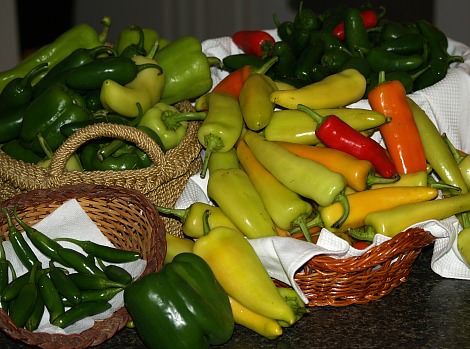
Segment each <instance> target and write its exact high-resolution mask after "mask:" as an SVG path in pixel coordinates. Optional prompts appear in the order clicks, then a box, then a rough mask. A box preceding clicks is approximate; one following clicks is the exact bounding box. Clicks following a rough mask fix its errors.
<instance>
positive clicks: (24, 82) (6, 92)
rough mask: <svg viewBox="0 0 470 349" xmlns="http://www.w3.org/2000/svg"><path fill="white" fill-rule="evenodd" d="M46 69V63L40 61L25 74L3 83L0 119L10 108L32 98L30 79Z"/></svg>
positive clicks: (0, 95)
mask: <svg viewBox="0 0 470 349" xmlns="http://www.w3.org/2000/svg"><path fill="white" fill-rule="evenodd" d="M46 69H47V63H41V64H38V65H37V66H35V67H34V68H33V69H31V70H30V71H29V72H28V73H27V74H26V75H24V76H22V77H17V78H14V79H13V80H10V81H9V82H8V84H6V85H5V87H4V88H3V90H2V92H1V93H0V112H1V116H0V119H2V118H3V115H4V113H5V112H7V111H8V110H10V109H14V108H18V107H22V106H24V105H26V104H28V103H29V102H30V101H31V99H32V98H33V86H32V81H33V80H34V79H35V78H36V77H37V76H38V75H39V74H41V73H43V72H44V71H45V70H46Z"/></svg>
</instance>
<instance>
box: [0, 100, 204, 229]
mask: <svg viewBox="0 0 470 349" xmlns="http://www.w3.org/2000/svg"><path fill="white" fill-rule="evenodd" d="M176 107H177V109H178V110H180V111H187V110H193V109H192V108H193V107H192V105H191V104H190V103H189V102H186V101H185V102H180V103H179V104H177V105H176ZM199 124H200V122H197V121H192V122H189V124H188V129H187V132H186V135H185V137H184V139H183V140H182V141H181V142H180V144H179V145H178V146H177V147H175V148H173V149H170V150H168V151H167V152H163V151H162V150H161V149H160V147H159V146H158V145H157V143H156V142H155V141H153V140H152V139H151V138H150V137H149V136H148V135H147V134H146V133H144V132H143V131H141V130H139V129H137V128H135V127H132V126H125V125H118V124H111V123H98V124H94V125H90V126H87V127H84V128H82V129H80V130H78V131H77V132H75V133H74V134H72V135H71V136H70V137H68V138H67V139H66V140H65V141H64V143H63V144H62V145H61V146H60V147H59V148H58V149H57V150H56V151H55V153H54V156H53V158H52V160H51V163H50V166H49V168H47V169H45V168H41V167H39V166H37V165H35V164H29V163H26V162H23V161H20V160H16V159H13V158H11V157H10V156H9V155H7V154H6V153H5V152H3V151H2V150H1V149H0V201H2V200H5V199H8V198H10V197H12V196H13V195H16V194H19V193H23V192H27V191H30V190H33V189H47V188H57V187H59V186H62V185H66V184H78V183H88V184H101V185H118V186H122V187H125V188H130V189H135V190H138V191H140V192H141V193H143V194H144V195H145V196H146V197H147V198H149V199H150V201H151V202H152V203H153V204H156V205H158V206H163V207H174V205H175V203H176V201H177V199H178V198H179V196H180V195H181V193H182V192H183V190H184V188H185V186H186V184H187V181H188V179H189V177H190V176H192V175H194V174H195V173H197V171H199V169H200V168H201V165H202V159H201V156H200V152H201V149H202V146H201V144H200V142H199V141H198V139H197V130H198V129H199ZM108 137H109V138H116V139H123V140H126V141H129V142H131V143H133V144H135V145H136V146H137V147H139V148H140V149H142V150H143V151H144V152H145V153H146V154H147V155H148V156H149V158H150V159H151V161H152V165H151V166H149V167H147V168H142V169H136V170H125V171H67V170H66V169H65V165H66V162H67V160H68V159H69V158H70V157H71V156H72V154H73V153H75V152H76V151H77V150H78V149H79V148H80V146H82V145H83V144H85V143H87V142H88V141H91V140H96V139H99V138H108ZM162 219H163V221H164V223H165V226H166V229H167V231H168V232H169V233H171V234H173V235H176V236H182V233H181V224H180V222H179V221H178V220H176V219H170V218H167V217H163V218H162Z"/></svg>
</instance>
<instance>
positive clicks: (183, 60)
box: [154, 36, 220, 104]
mask: <svg viewBox="0 0 470 349" xmlns="http://www.w3.org/2000/svg"><path fill="white" fill-rule="evenodd" d="M154 58H155V60H156V61H157V63H158V64H159V65H160V66H161V67H162V69H163V71H164V72H165V85H164V88H163V93H162V96H161V99H160V101H161V102H164V103H167V104H174V103H176V102H179V101H183V100H192V99H194V98H197V97H200V96H202V95H203V94H204V93H206V92H208V91H209V90H210V89H211V88H212V76H211V70H210V67H211V66H212V65H214V64H220V60H219V59H218V58H216V57H207V56H206V55H205V54H204V53H203V52H202V46H201V42H200V41H199V39H197V38H196V37H194V36H182V37H179V38H178V39H176V40H175V41H172V42H170V43H169V44H168V45H166V46H165V47H164V48H163V49H161V50H158V51H157V52H156V54H155V57H154Z"/></svg>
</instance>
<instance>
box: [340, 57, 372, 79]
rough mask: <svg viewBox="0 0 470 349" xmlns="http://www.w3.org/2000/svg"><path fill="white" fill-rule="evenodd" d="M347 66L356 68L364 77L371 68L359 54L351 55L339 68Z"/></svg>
mask: <svg viewBox="0 0 470 349" xmlns="http://www.w3.org/2000/svg"><path fill="white" fill-rule="evenodd" d="M349 68H352V69H356V70H358V71H359V72H360V73H361V74H362V75H364V76H365V77H368V76H369V75H370V73H371V70H372V69H371V66H370V63H369V61H368V60H367V58H365V57H359V56H351V57H350V58H349V59H348V60H347V61H346V63H344V65H343V66H342V68H341V70H345V69H349Z"/></svg>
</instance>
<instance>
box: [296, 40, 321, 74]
mask: <svg viewBox="0 0 470 349" xmlns="http://www.w3.org/2000/svg"><path fill="white" fill-rule="evenodd" d="M323 53H324V47H323V42H322V41H318V42H315V43H313V44H311V45H309V46H307V47H306V48H305V49H304V50H303V51H302V52H301V53H300V55H299V57H298V58H297V62H296V66H295V71H294V76H295V77H296V78H297V79H301V80H306V81H308V82H309V83H310V82H313V79H312V69H313V67H315V66H317V65H319V63H320V60H321V57H322V55H323ZM320 80H321V79H320ZM316 81H318V80H316Z"/></svg>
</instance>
